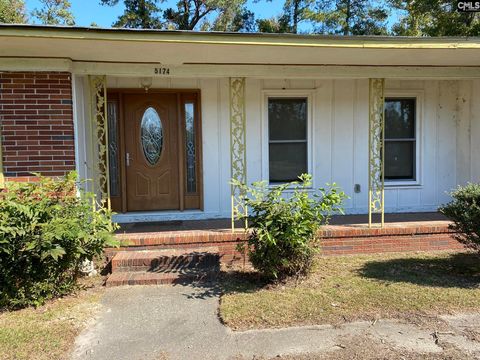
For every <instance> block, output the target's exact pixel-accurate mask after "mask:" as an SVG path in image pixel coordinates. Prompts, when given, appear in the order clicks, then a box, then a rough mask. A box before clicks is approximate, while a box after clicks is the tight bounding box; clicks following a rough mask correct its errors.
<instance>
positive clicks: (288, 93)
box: [260, 89, 316, 191]
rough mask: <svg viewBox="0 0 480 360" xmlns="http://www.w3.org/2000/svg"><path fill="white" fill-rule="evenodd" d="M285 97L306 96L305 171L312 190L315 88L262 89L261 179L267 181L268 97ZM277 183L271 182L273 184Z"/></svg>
mask: <svg viewBox="0 0 480 360" xmlns="http://www.w3.org/2000/svg"><path fill="white" fill-rule="evenodd" d="M270 97H285V98H306V99H307V172H308V173H309V174H311V175H312V180H313V184H312V191H313V189H314V188H315V187H316V179H315V174H314V172H315V166H314V151H313V149H314V141H315V139H314V137H313V133H314V127H313V125H314V122H313V119H314V115H315V114H314V111H315V108H314V104H315V89H306V90H303V89H301V90H298V89H295V90H293V89H285V90H278V89H277V90H268V89H266V90H262V111H261V114H262V116H261V120H260V121H261V130H262V131H261V138H260V141H261V149H262V180H264V181H266V182H267V183H270V182H269V179H270V177H269V150H268V145H269V133H268V106H267V105H268V98H270ZM275 185H278V184H271V186H275Z"/></svg>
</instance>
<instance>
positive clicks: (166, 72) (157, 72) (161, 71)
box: [153, 67, 170, 75]
mask: <svg viewBox="0 0 480 360" xmlns="http://www.w3.org/2000/svg"><path fill="white" fill-rule="evenodd" d="M153 73H154V74H155V75H170V68H168V67H156V68H154V69H153Z"/></svg>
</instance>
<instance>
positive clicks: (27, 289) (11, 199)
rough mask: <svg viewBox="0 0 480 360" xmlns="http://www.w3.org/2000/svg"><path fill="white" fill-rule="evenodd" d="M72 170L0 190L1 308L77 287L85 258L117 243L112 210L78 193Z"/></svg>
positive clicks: (36, 302) (37, 302)
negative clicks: (54, 176)
mask: <svg viewBox="0 0 480 360" xmlns="http://www.w3.org/2000/svg"><path fill="white" fill-rule="evenodd" d="M76 178H77V177H76V174H75V173H70V174H68V175H67V176H65V177H64V178H63V179H60V180H54V179H51V178H48V177H40V180H39V182H36V183H15V182H9V183H7V185H6V188H5V190H4V191H3V192H1V193H0V309H2V308H3V309H5V308H10V309H12V308H20V307H24V306H29V305H34V306H37V305H40V304H42V303H44V302H45V300H47V299H50V298H53V297H57V296H62V295H65V294H67V293H70V292H71V291H73V290H74V289H75V288H76V284H77V283H76V280H77V278H78V275H79V269H80V267H81V264H82V262H84V260H92V259H93V258H94V257H96V256H99V255H101V254H102V251H103V248H104V247H105V246H116V245H117V241H116V240H115V239H114V236H113V232H114V230H115V229H116V226H117V225H116V224H113V223H112V221H111V212H110V211H108V210H106V209H105V208H103V207H100V208H99V209H98V210H96V209H94V205H95V200H94V195H93V194H91V193H85V192H80V193H78V192H77V187H76Z"/></svg>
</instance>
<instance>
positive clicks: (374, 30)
mask: <svg viewBox="0 0 480 360" xmlns="http://www.w3.org/2000/svg"><path fill="white" fill-rule="evenodd" d="M307 17H308V18H309V19H310V20H311V21H312V22H313V23H314V24H315V26H316V31H317V32H320V33H326V34H342V35H386V34H387V24H386V21H387V18H388V13H387V11H386V10H385V9H383V8H382V7H381V6H380V5H379V4H378V3H376V2H374V1H371V0H327V1H325V0H322V1H317V2H316V4H315V8H314V11H312V12H310V13H309V14H308V15H307Z"/></svg>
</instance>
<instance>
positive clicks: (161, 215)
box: [112, 210, 231, 223]
mask: <svg viewBox="0 0 480 360" xmlns="http://www.w3.org/2000/svg"><path fill="white" fill-rule="evenodd" d="M230 216H231V214H230V212H221V211H211V212H204V211H201V210H185V211H179V210H178V211H140V212H127V213H122V214H114V215H113V217H112V218H113V221H114V222H117V223H135V222H157V221H172V220H180V221H186V220H209V219H228V218H230Z"/></svg>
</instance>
